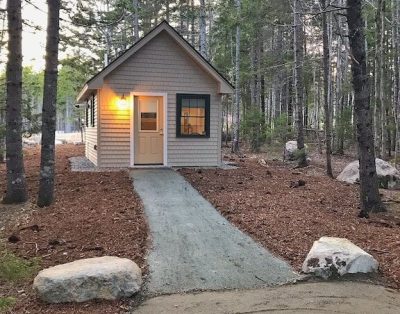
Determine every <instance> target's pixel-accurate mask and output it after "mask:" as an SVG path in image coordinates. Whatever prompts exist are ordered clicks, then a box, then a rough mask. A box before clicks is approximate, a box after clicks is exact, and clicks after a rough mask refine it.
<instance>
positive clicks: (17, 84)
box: [3, 0, 28, 204]
mask: <svg viewBox="0 0 400 314" xmlns="http://www.w3.org/2000/svg"><path fill="white" fill-rule="evenodd" d="M7 20H8V37H9V39H8V61H7V70H6V80H7V100H6V167H7V192H6V195H5V197H4V199H3V202H4V203H6V204H16V203H23V202H26V201H27V200H28V193H27V189H26V179H25V169H24V161H23V152H22V113H21V110H22V108H21V107H22V49H21V35H22V17H21V0H8V1H7Z"/></svg>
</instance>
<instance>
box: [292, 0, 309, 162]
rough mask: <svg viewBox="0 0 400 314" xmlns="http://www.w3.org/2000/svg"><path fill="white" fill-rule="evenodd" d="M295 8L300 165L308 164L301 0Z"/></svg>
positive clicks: (295, 65)
mask: <svg viewBox="0 0 400 314" xmlns="http://www.w3.org/2000/svg"><path fill="white" fill-rule="evenodd" d="M293 9H294V14H293V15H294V89H295V99H296V126H297V149H298V151H299V156H298V167H305V166H307V158H306V154H305V149H304V125H303V123H304V121H303V120H304V119H303V107H304V104H303V101H304V87H303V63H304V31H303V18H302V9H301V4H300V0H293Z"/></svg>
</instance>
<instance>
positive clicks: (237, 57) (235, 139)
mask: <svg viewBox="0 0 400 314" xmlns="http://www.w3.org/2000/svg"><path fill="white" fill-rule="evenodd" d="M235 5H236V10H237V21H236V23H237V24H236V55H235V78H236V79H235V106H234V114H233V116H234V123H233V142H232V152H233V153H239V130H240V125H239V124H240V16H241V0H235Z"/></svg>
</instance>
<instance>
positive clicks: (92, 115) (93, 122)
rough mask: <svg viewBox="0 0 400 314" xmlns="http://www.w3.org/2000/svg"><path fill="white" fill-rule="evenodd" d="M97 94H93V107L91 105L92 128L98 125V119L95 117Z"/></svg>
mask: <svg viewBox="0 0 400 314" xmlns="http://www.w3.org/2000/svg"><path fill="white" fill-rule="evenodd" d="M94 106H95V95H92V97H91V107H90V122H91V123H90V124H91V126H92V128H93V127H95V126H96V123H95V122H96V119H95V111H94V110H95V107H94Z"/></svg>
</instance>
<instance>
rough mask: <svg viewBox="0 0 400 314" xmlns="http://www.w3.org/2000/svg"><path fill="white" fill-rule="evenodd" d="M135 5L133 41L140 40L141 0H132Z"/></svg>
mask: <svg viewBox="0 0 400 314" xmlns="http://www.w3.org/2000/svg"><path fill="white" fill-rule="evenodd" d="M132 5H133V21H132V24H133V25H132V26H133V41H134V42H137V41H138V40H139V0H132Z"/></svg>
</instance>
